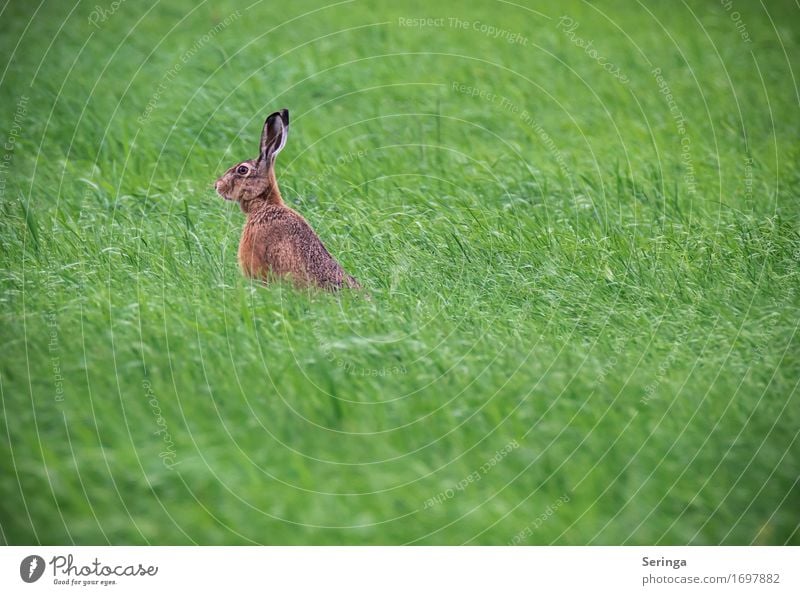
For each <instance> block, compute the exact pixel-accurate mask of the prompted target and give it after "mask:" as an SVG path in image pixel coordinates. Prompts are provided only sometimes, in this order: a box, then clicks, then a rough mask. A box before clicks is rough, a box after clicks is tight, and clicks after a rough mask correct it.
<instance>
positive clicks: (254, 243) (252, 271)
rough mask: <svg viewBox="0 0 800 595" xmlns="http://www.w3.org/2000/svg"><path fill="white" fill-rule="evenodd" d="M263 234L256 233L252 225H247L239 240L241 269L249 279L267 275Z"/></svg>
mask: <svg viewBox="0 0 800 595" xmlns="http://www.w3.org/2000/svg"><path fill="white" fill-rule="evenodd" d="M260 235H261V234H257V233H255V230H254V229H253V227H252V226H250V225H245V227H244V229H243V230H242V237H241V239H240V240H239V267H240V268H241V269H242V273H243V274H244V275H246V276H248V277H261V276H263V274H264V273H266V272H267V271H266V269H267V266H266V263H265V262H264V246H262V245H261V244H263V241H262V239H261V238H260V237H259V236H260Z"/></svg>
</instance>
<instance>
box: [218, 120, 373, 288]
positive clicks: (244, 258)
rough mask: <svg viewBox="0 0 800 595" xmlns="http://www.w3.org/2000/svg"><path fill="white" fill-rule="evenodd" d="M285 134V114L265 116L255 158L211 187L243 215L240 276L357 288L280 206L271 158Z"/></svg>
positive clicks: (299, 220) (308, 230) (307, 228)
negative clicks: (235, 204) (276, 278)
mask: <svg viewBox="0 0 800 595" xmlns="http://www.w3.org/2000/svg"><path fill="white" fill-rule="evenodd" d="M288 132H289V110H286V109H282V110H280V111H278V112H275V113H273V114H270V115H269V117H268V118H267V120H266V122H264V130H263V132H262V133H261V146H260V151H259V155H258V158H256V159H249V160H247V161H242V162H241V163H237V164H236V165H234V166H233V167H232V168H230V169H229V170H228V171H226V172H225V173H224V174H223V175H222V177H220V178H219V179H218V180H217V181H216V182H215V183H214V187H215V188H216V190H217V192H218V193H219V194H220V196H222V198H224V199H226V200H235V201H237V202H238V203H239V206H240V207H241V209H242V211H243V212H244V213H245V214H246V215H247V221H246V222H245V224H244V229H243V230H242V239H241V240H240V242H239V265H240V267H241V269H242V273H244V274H245V275H246V276H248V277H251V278H254V279H260V280H264V281H267V280H269V279H270V278H274V277H284V278H289V279H290V280H291V281H293V282H294V284H295V285H297V286H300V287H306V286H317V287H321V288H323V289H327V290H337V289H341V288H343V287H348V288H353V289H357V288H360V287H361V286H360V285H359V283H358V281H356V280H355V279H354V278H353V277H351V276H350V275H348V274H347V273H346V272H345V271H344V269H342V267H341V265H340V264H339V263H338V262H336V260H335V259H334V258H333V256H331V255H330V253H329V252H328V251H327V250H326V249H325V246H324V245H323V244H322V241H321V240H320V239H319V237H318V236H317V234H316V233H314V230H313V229H311V226H310V225H309V224H308V223H307V222H306V220H305V219H304V218H303V217H302V215H300V214H299V213H297V212H296V211H294V210H292V209H290V208H289V207H287V206H286V204H285V203H284V202H283V198H282V197H281V192H280V190H279V189H278V182H277V180H276V179H275V157H276V155H277V154H278V153H280V152H281V150H282V149H283V147H284V146H285V145H286V137H287V135H288Z"/></svg>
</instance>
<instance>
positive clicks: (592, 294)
mask: <svg viewBox="0 0 800 595" xmlns="http://www.w3.org/2000/svg"><path fill="white" fill-rule="evenodd" d="M0 48H1V49H0V52H1V53H0V56H2V59H1V60H0V101H2V110H0V142H1V143H2V149H0V346H1V347H0V415H1V416H2V419H0V466H1V467H0V543H3V544H9V545H22V544H32V545H33V544H56V545H71V544H78V545H95V544H131V545H147V544H150V545H186V544H204V545H210V544H220V545H231V544H309V545H333V544H347V545H351V544H367V545H399V544H418V545H457V544H474V545H548V544H557V545H587V544H590V545H601V544H605V545H622V544H624V545H643V544H659V545H683V544H692V545H714V544H725V545H747V544H764V545H782V544H793V545H800V485H799V484H798V479H800V440H798V434H800V395H799V391H798V382H800V340H799V339H798V324H799V323H800V169H799V168H798V165H799V164H800V140H799V139H800V86H799V85H800V71H799V70H798V69H799V68H800V8H798V5H797V3H796V2H791V1H788V0H787V1H777V0H776V1H769V2H764V3H756V2H744V1H743V0H732V1H731V0H723V1H721V2H719V1H711V0H709V1H701V0H697V1H691V2H662V1H648V2H627V1H625V2H623V1H621V0H620V1H603V2H597V3H595V2H585V1H574V2H568V3H543V2H531V1H530V0H519V2H507V1H505V0H488V1H477V0H476V1H472V0H469V1H467V2H455V1H454V0H452V1H447V2H439V3H431V2H422V1H406V0H397V1H394V2H391V3H387V2H380V1H378V0H342V1H337V2H331V3H324V2H314V1H311V0H296V1H292V2H275V1H272V0H264V1H253V2H252V3H250V2H241V3H240V2H233V1H214V2H208V1H207V2H203V1H201V2H192V1H189V0H179V1H170V2H166V1H160V0H145V1H144V2H133V1H124V0H121V1H119V2H113V3H112V2H107V1H106V0H91V1H78V2H75V1H74V0H69V1H65V2H56V1H48V0H45V1H42V2H40V0H34V1H32V2H16V1H9V0H6V1H5V2H2V5H0ZM281 108H288V109H289V110H290V112H291V125H290V128H289V137H288V142H287V145H286V148H285V150H283V152H282V153H281V154H280V156H279V157H278V158H277V162H276V172H277V176H278V180H279V183H280V186H281V190H282V193H283V196H284V199H285V200H286V202H287V204H289V205H290V206H291V207H292V208H294V209H296V210H297V211H299V212H300V213H302V214H303V216H304V217H305V218H306V219H307V220H308V221H309V223H310V224H311V225H312V226H313V227H314V229H315V230H316V232H317V233H318V234H319V236H320V237H321V238H322V240H323V241H324V243H325V245H326V246H327V248H328V250H329V251H330V252H331V253H332V254H333V255H334V256H335V257H336V258H337V259H338V260H339V261H340V262H341V263H342V265H343V266H344V268H345V269H346V270H347V271H348V272H349V273H351V274H353V275H354V276H355V277H357V278H358V280H359V281H360V282H361V284H362V285H363V286H364V287H365V291H366V292H368V296H366V297H365V295H364V294H362V293H359V292H354V291H341V292H338V293H331V292H325V291H321V290H313V289H302V288H296V287H295V286H293V285H292V284H290V283H281V282H277V283H271V284H263V283H260V282H258V281H254V280H252V279H248V278H246V277H244V276H243V275H242V273H241V272H240V270H239V265H238V261H237V249H238V244H239V236H240V233H241V229H242V225H243V223H244V221H245V216H244V214H243V213H242V212H241V211H240V209H239V208H238V206H237V205H236V203H234V202H228V201H224V200H223V199H222V198H221V197H220V196H219V195H218V194H217V193H216V192H215V191H214V189H213V183H214V181H215V180H216V179H217V177H219V176H220V175H221V174H222V173H224V172H225V170H227V169H228V168H229V167H231V166H233V165H235V164H236V163H238V162H240V161H243V160H245V159H250V158H254V157H256V156H257V155H258V142H259V135H260V133H261V128H262V125H263V123H264V118H265V117H266V116H267V115H268V114H269V113H271V112H274V111H276V110H278V109H281Z"/></svg>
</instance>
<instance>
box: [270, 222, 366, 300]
mask: <svg viewBox="0 0 800 595" xmlns="http://www.w3.org/2000/svg"><path fill="white" fill-rule="evenodd" d="M268 219H269V222H268V223H267V229H266V231H267V235H268V237H269V241H268V242H267V258H268V260H278V261H279V262H278V263H276V264H279V266H278V267H273V268H279V269H286V268H287V265H288V268H290V269H291V270H288V271H285V272H289V273H292V274H294V276H295V277H305V279H306V280H307V281H308V282H311V283H314V284H316V285H319V286H320V287H342V286H352V285H351V283H350V279H351V278H350V276H349V275H347V274H346V273H345V272H344V270H343V269H342V267H341V266H340V265H339V263H338V262H336V259H334V258H333V256H331V255H330V253H329V252H328V250H327V249H326V248H325V245H324V244H323V243H322V240H320V239H319V236H317V234H316V233H315V232H314V230H313V229H312V228H311V226H310V225H309V224H308V222H307V221H306V220H305V219H304V218H303V217H302V216H301V215H300V214H299V213H297V212H295V211H292V210H291V209H288V208H284V209H281V212H276V213H274V214H273V216H272V217H269V218H268ZM281 272H283V271H281Z"/></svg>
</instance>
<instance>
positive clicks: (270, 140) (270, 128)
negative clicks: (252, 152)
mask: <svg viewBox="0 0 800 595" xmlns="http://www.w3.org/2000/svg"><path fill="white" fill-rule="evenodd" d="M288 136H289V110H287V109H282V110H281V111H279V112H275V113H273V114H270V115H269V116H268V117H267V121H266V122H264V131H263V132H262V133H261V147H260V153H259V157H258V160H259V161H261V162H264V163H272V162H273V161H274V160H275V155H277V154H278V153H280V152H281V149H283V147H284V146H285V145H286V138H287V137H288Z"/></svg>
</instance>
